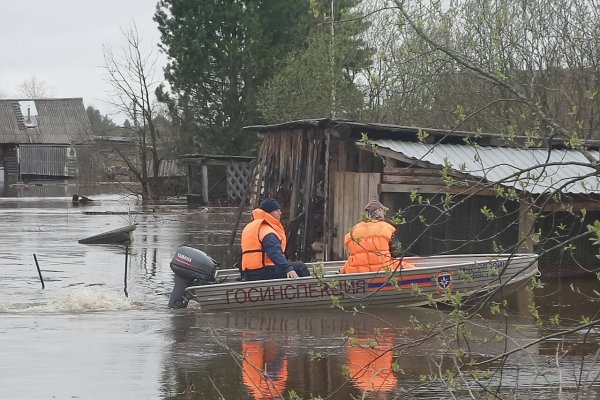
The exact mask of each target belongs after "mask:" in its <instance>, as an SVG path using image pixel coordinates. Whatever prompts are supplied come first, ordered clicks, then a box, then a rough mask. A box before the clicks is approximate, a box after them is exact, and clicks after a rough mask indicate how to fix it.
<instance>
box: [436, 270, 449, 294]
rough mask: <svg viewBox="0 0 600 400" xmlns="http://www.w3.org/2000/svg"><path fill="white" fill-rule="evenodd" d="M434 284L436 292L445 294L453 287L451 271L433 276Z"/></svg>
mask: <svg viewBox="0 0 600 400" xmlns="http://www.w3.org/2000/svg"><path fill="white" fill-rule="evenodd" d="M435 283H436V284H437V290H438V292H446V291H448V290H452V287H454V280H453V279H452V271H446V270H442V271H440V272H438V273H437V274H436V275H435Z"/></svg>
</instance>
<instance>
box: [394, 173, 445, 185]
mask: <svg viewBox="0 0 600 400" xmlns="http://www.w3.org/2000/svg"><path fill="white" fill-rule="evenodd" d="M382 183H412V184H434V185H443V184H444V181H443V180H442V177H441V176H422V175H421V176H414V175H413V176H411V175H387V174H385V175H383V179H382Z"/></svg>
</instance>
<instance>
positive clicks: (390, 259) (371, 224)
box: [340, 200, 414, 274]
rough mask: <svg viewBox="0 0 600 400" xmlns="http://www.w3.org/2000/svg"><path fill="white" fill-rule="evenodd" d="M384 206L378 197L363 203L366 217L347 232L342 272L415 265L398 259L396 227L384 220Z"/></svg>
mask: <svg viewBox="0 0 600 400" xmlns="http://www.w3.org/2000/svg"><path fill="white" fill-rule="evenodd" d="M387 210H389V208H387V207H385V206H384V205H383V204H381V203H380V202H379V201H377V200H371V201H370V202H369V203H367V205H366V206H365V211H366V212H367V218H366V219H365V220H364V221H361V222H359V223H358V224H356V225H354V227H353V228H352V230H351V231H350V232H349V233H347V234H346V236H345V238H344V243H345V244H346V248H347V249H348V255H349V256H348V261H346V264H345V265H344V266H343V267H342V269H341V270H340V272H341V273H343V274H352V273H357V272H377V271H379V270H381V269H386V268H390V269H392V270H395V269H397V268H403V269H406V268H414V265H412V264H411V263H409V262H406V261H402V262H400V261H398V260H396V258H395V257H397V256H398V254H397V252H398V249H396V240H395V237H394V236H395V234H396V227H395V226H394V225H392V224H390V223H389V222H387V221H385V220H384V218H385V212H386V211H387Z"/></svg>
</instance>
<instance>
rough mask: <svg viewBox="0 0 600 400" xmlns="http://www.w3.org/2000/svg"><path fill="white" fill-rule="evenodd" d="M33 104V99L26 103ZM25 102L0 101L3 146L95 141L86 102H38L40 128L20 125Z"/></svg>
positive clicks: (0, 129)
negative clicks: (21, 103)
mask: <svg viewBox="0 0 600 400" xmlns="http://www.w3.org/2000/svg"><path fill="white" fill-rule="evenodd" d="M23 100H30V99H23ZM19 101H21V99H11V100H0V143H16V144H23V143H40V144H42V143H43V144H73V143H84V142H88V141H90V140H91V137H92V135H91V134H92V129H91V127H90V122H89V120H88V118H87V114H86V113H85V107H84V105H83V99H81V98H70V99H35V100H33V101H35V108H36V109H37V113H38V115H37V126H36V127H31V128H25V127H24V126H22V124H19V122H18V121H19V119H18V117H19V115H18V114H17V111H16V107H17V108H18V102H19Z"/></svg>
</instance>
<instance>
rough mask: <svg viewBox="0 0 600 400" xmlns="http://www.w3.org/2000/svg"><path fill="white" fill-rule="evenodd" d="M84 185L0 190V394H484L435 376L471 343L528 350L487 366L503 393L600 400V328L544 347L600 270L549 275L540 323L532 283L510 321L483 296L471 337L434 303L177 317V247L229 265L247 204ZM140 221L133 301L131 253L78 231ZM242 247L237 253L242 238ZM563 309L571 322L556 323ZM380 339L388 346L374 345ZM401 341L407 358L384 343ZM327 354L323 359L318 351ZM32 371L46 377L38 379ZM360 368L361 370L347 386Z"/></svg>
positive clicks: (472, 355) (476, 351)
mask: <svg viewBox="0 0 600 400" xmlns="http://www.w3.org/2000/svg"><path fill="white" fill-rule="evenodd" d="M63 189H64V188H60V190H63ZM67 191H68V192H69V193H68V194H69V195H72V194H73V192H72V189H71V188H69V189H68V190H67ZM75 193H80V194H84V195H86V196H89V197H92V198H94V200H95V201H94V202H93V203H92V204H87V205H85V206H83V205H81V206H78V207H73V205H72V202H71V198H70V196H64V197H55V198H48V197H46V198H33V197H19V198H16V197H15V198H0V231H2V232H5V233H6V234H5V235H4V236H3V237H2V257H0V286H1V288H2V290H0V318H1V319H2V324H0V345H1V347H2V360H3V363H0V376H2V377H3V378H4V379H3V382H2V385H0V398H2V399H4V398H7V399H12V398H27V399H48V398H51V397H54V398H97V397H98V395H97V394H98V393H102V394H103V395H104V396H103V398H136V399H146V398H148V399H155V398H161V399H182V400H183V399H185V400H191V399H194V400H196V399H197V400H217V399H218V400H221V399H223V398H225V399H228V400H230V399H235V400H256V398H257V392H256V391H255V390H253V389H252V388H254V389H256V388H257V387H258V388H261V390H260V396H263V397H262V398H268V396H271V397H275V398H279V395H277V394H276V393H281V394H282V395H283V397H284V398H286V399H289V397H290V396H289V391H290V390H294V391H295V392H296V393H298V395H299V396H300V397H302V398H304V399H309V398H311V397H316V396H322V397H323V398H327V399H328V400H348V399H352V398H356V399H362V398H363V396H364V398H365V399H366V398H369V399H372V398H377V397H379V398H386V399H397V398H411V399H428V400H430V399H447V398H451V397H455V398H457V399H461V400H464V399H471V398H473V397H479V398H486V393H484V391H483V390H482V389H481V384H485V383H486V382H483V381H481V380H480V381H479V382H474V381H473V379H471V378H468V379H467V378H465V379H464V380H462V381H461V385H462V386H461V388H458V389H457V390H455V389H454V388H449V387H448V386H444V384H443V383H441V382H440V381H434V382H423V381H421V379H420V377H421V376H422V375H428V374H430V373H432V371H433V372H435V373H437V371H442V370H443V371H445V370H446V369H449V370H451V371H456V369H455V366H454V365H453V364H452V357H453V355H456V351H457V348H458V347H459V346H460V347H462V348H464V349H465V350H466V351H467V352H468V354H467V356H468V357H469V358H468V359H469V360H470V359H473V360H474V361H476V362H482V361H486V360H489V359H490V358H491V357H495V356H497V355H499V354H502V353H505V352H512V351H515V352H514V353H511V355H510V356H508V357H506V358H505V359H502V360H498V361H497V362H495V363H493V364H491V365H490V364H482V365H481V366H480V367H479V369H480V370H481V372H482V373H485V372H489V373H492V374H494V375H493V380H490V381H489V382H490V385H491V386H490V387H493V388H494V389H499V390H501V392H500V393H499V394H500V396H501V397H500V398H511V399H515V398H518V399H520V398H540V397H544V398H548V399H556V398H561V400H562V399H565V398H576V397H577V395H579V398H585V399H586V400H587V399H599V398H600V388H599V386H598V370H599V368H598V349H599V348H600V345H599V343H600V332H599V331H598V327H597V326H594V327H590V329H587V330H585V331H578V332H572V333H569V334H561V335H558V336H556V337H554V338H553V339H552V340H546V341H542V342H539V343H538V340H539V339H540V338H541V337H544V336H548V335H552V334H555V333H559V332H560V331H561V330H562V329H565V328H566V329H568V328H569V327H573V326H576V325H578V324H579V323H580V321H581V320H582V317H587V318H592V319H594V318H597V316H596V313H597V312H598V307H597V305H598V303H597V301H595V299H597V298H598V296H597V295H596V294H595V292H594V291H597V290H598V282H597V281H595V280H593V279H589V280H584V281H580V282H574V281H567V282H550V283H549V284H548V285H547V286H546V287H545V288H544V289H538V290H536V299H535V301H536V304H535V306H536V307H538V310H539V312H540V314H541V315H542V316H543V318H544V321H546V322H545V323H544V324H543V325H541V326H540V325H538V324H536V321H535V319H534V318H533V317H532V315H531V307H532V303H531V300H530V299H529V296H527V294H526V293H525V291H522V292H521V296H517V297H516V298H511V299H509V305H510V310H509V312H508V314H507V315H504V314H495V313H491V312H490V310H489V307H487V306H484V307H483V308H482V309H481V310H480V311H481V314H482V315H476V316H473V317H472V318H470V319H469V322H468V324H465V327H464V328H465V329H464V330H461V333H462V335H461V337H460V341H459V342H457V338H456V337H455V333H456V332H452V333H451V332H450V331H445V332H446V334H445V335H438V336H435V337H432V338H431V339H428V340H423V339H424V337H425V336H427V334H428V327H430V326H431V327H432V329H439V328H440V327H441V326H445V325H447V324H448V323H451V322H452V321H451V319H450V318H449V316H450V310H436V309H432V308H415V309H400V310H399V309H388V310H370V311H373V312H374V314H376V315H375V316H373V317H370V316H367V315H361V314H360V313H357V314H356V315H354V314H353V313H343V312H341V311H339V310H305V311H302V310H297V311H293V312H290V311H286V312H280V311H276V310H266V311H265V310H263V311H244V312H226V311H220V312H214V313H204V312H202V310H200V309H199V308H198V307H194V306H190V308H189V309H188V310H182V311H177V312H176V311H170V310H167V309H166V304H167V301H168V297H169V293H170V291H171V289H172V283H173V281H172V279H173V274H172V271H171V270H170V268H169V263H170V261H171V259H172V258H173V252H174V251H175V249H176V248H177V247H179V246H180V245H191V246H192V247H196V248H199V249H202V250H204V251H206V252H207V253H208V254H209V255H210V256H211V257H213V258H215V259H217V260H219V261H221V266H223V267H226V266H228V265H230V263H229V262H228V261H227V260H228V259H229V258H231V252H230V250H229V249H228V247H229V246H228V243H229V238H230V235H231V227H232V225H233V223H234V222H235V219H236V216H237V209H233V208H229V209H227V208H217V207H215V208H212V209H211V210H210V212H201V210H197V209H194V208H192V207H189V206H188V205H186V204H184V203H183V202H182V204H173V203H169V204H163V205H153V206H152V208H151V209H145V208H143V207H141V206H139V205H138V204H137V203H135V201H134V200H133V199H129V200H126V199H127V198H126V197H125V196H122V195H114V196H112V195H111V196H95V195H93V194H92V193H93V192H91V191H84V190H81V188H76V192H75ZM107 212H108V214H107ZM129 212H130V213H129ZM246 217H247V216H246V215H245V216H244V218H246ZM133 222H135V223H137V224H138V228H137V230H136V231H135V232H134V241H133V243H132V246H131V247H130V249H129V250H130V254H131V258H130V265H129V270H128V282H127V283H128V292H129V297H128V298H125V297H124V295H123V266H124V253H125V249H124V248H122V247H115V246H102V245H82V244H79V243H78V242H77V241H78V239H81V238H83V237H87V236H91V235H93V234H97V233H99V232H103V231H107V230H110V229H114V228H118V227H121V226H123V225H127V224H129V223H133ZM234 247H236V248H238V249H239V240H236V242H235V246H234ZM34 253H35V254H37V258H38V260H39V264H40V267H41V270H42V272H43V275H44V280H45V282H46V288H45V289H43V290H42V289H41V288H40V282H39V279H38V276H37V271H36V266H35V263H34V260H33V256H32V254H34ZM572 283H573V285H574V288H575V290H573V289H571V284H572ZM517 294H518V293H517ZM590 299H592V300H590ZM486 309H487V310H488V311H486ZM555 315H557V316H558V317H557V318H555V319H553V321H557V322H558V323H559V325H558V326H556V325H554V324H552V323H548V322H547V321H549V320H550V318H552V317H553V316H555ZM417 326H419V327H422V329H415V328H416V327H417ZM349 332H353V333H352V335H350V341H349V342H348V340H347V339H348V335H349ZM391 332H393V335H388V333H391ZM378 333H379V334H378ZM467 333H469V335H467ZM506 336H508V337H509V339H507V338H506ZM373 337H377V338H379V340H378V341H377V342H376V343H375V345H373V346H371V344H373V343H372V342H371V341H370V338H373ZM353 341H355V343H353ZM90 343H92V344H93V345H92V346H90ZM348 343H352V344H353V346H349V345H347V344H348ZM392 346H393V349H394V350H398V351H401V352H402V356H401V357H399V358H395V355H394V354H393V353H392V352H391V351H387V352H386V350H389V349H390V348H392ZM523 346H528V347H527V352H524V351H521V349H522V347H523ZM315 353H318V354H323V355H324V357H323V358H316V359H315V358H314V357H313V355H314V354H315ZM243 355H245V356H246V357H245V361H246V363H244V362H243V361H244V359H242V358H241V357H242V356H243ZM394 361H395V362H396V363H398V367H399V368H400V369H401V370H402V371H403V372H402V375H401V379H400V375H399V374H398V373H397V372H396V371H395V369H394V364H393V362H394ZM250 365H253V366H256V368H254V372H253V370H252V369H249V366H250ZM84 367H85V368H84ZM244 367H245V368H244ZM115 371H117V372H118V373H115ZM246 372H247V373H246ZM262 372H265V375H263V374H262ZM344 372H349V374H348V373H346V374H345V373H344ZM462 372H466V373H470V372H472V371H470V370H467V369H463V371H462ZM253 373H256V375H254V377H253V376H252V374H253ZM92 375H93V376H94V378H95V379H90V376H92ZM32 376H34V377H35V379H36V383H37V384H36V385H31V384H30V383H31V377H32ZM348 376H350V377H352V376H354V379H353V380H350V381H347V377H348ZM466 376H470V375H466ZM65 377H68V379H65ZM261 379H262V382H261ZM105 382H110V385H108V386H107V385H106V384H105ZM249 382H254V383H256V385H254V384H252V386H249V385H248V384H249ZM467 385H468V388H469V389H471V390H473V391H474V393H475V396H471V393H469V392H468V391H467V390H465V387H467ZM559 388H560V389H559ZM365 390H368V393H366V392H365ZM376 390H378V391H376ZM263 393H264V394H263ZM259 398H260V397H259Z"/></svg>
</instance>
